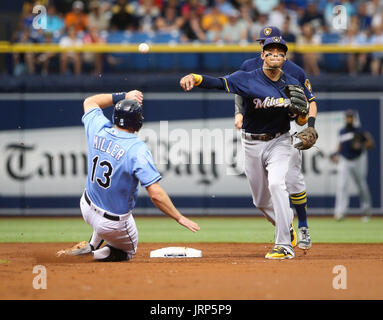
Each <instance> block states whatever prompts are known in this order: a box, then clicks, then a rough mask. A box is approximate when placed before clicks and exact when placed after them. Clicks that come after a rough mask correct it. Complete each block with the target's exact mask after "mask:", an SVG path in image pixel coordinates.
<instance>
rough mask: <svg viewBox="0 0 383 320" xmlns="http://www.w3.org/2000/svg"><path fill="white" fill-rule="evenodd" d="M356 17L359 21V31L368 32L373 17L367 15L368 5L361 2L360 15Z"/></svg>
mask: <svg viewBox="0 0 383 320" xmlns="http://www.w3.org/2000/svg"><path fill="white" fill-rule="evenodd" d="M356 17H357V18H358V20H359V30H363V31H364V30H367V29H369V28H370V27H371V23H372V16H370V15H369V14H368V13H367V3H365V2H361V3H360V4H359V8H358V13H357V15H356Z"/></svg>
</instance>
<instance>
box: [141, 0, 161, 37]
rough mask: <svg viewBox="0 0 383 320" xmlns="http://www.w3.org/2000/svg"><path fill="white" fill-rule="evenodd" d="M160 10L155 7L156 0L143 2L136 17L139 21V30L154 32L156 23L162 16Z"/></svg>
mask: <svg viewBox="0 0 383 320" xmlns="http://www.w3.org/2000/svg"><path fill="white" fill-rule="evenodd" d="M160 13H161V11H160V9H159V8H158V7H157V6H155V5H154V0H143V1H142V3H140V4H139V5H138V7H137V11H136V16H137V18H138V21H139V30H140V31H142V32H153V31H154V30H155V21H156V20H157V18H158V17H159V16H160Z"/></svg>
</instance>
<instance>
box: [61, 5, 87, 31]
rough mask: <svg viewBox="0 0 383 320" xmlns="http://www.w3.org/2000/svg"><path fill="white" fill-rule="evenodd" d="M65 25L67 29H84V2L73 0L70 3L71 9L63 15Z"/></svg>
mask: <svg viewBox="0 0 383 320" xmlns="http://www.w3.org/2000/svg"><path fill="white" fill-rule="evenodd" d="M65 25H66V27H67V28H68V29H69V28H71V27H74V28H75V29H76V31H85V30H86V29H87V27H88V16H87V14H86V13H85V12H84V3H83V2H82V1H78V0H77V1H75V2H73V5H72V11H71V12H68V13H67V14H66V16H65Z"/></svg>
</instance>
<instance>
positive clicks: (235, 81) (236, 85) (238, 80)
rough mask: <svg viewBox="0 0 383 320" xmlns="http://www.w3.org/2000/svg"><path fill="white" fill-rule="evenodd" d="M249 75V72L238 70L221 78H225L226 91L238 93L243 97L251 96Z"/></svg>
mask: <svg viewBox="0 0 383 320" xmlns="http://www.w3.org/2000/svg"><path fill="white" fill-rule="evenodd" d="M249 77H250V73H249V72H244V71H236V72H234V73H232V74H230V75H227V76H224V77H222V78H221V79H223V82H224V86H225V90H226V92H228V93H236V94H239V95H240V96H242V97H249V94H248V92H249V91H250V90H249V85H248V81H249Z"/></svg>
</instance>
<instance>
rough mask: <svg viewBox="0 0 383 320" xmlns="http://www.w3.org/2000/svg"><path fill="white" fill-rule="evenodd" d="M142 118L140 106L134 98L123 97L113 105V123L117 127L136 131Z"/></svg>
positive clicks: (139, 127)
mask: <svg viewBox="0 0 383 320" xmlns="http://www.w3.org/2000/svg"><path fill="white" fill-rule="evenodd" d="M143 120H144V117H143V115H142V108H141V106H140V104H139V103H138V102H137V101H135V100H127V99H124V100H121V101H119V102H117V103H116V105H115V106H114V110H113V124H115V125H116V126H117V127H119V128H124V129H133V130H134V131H138V130H140V129H141V127H142V122H143Z"/></svg>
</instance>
